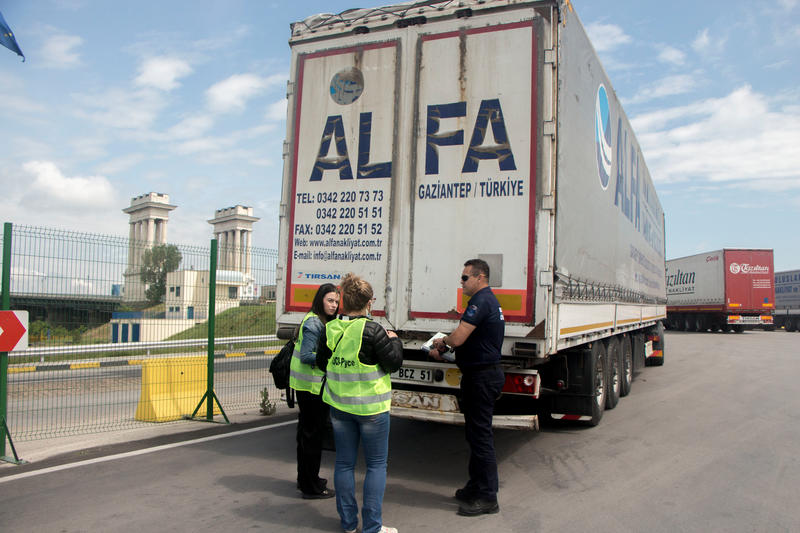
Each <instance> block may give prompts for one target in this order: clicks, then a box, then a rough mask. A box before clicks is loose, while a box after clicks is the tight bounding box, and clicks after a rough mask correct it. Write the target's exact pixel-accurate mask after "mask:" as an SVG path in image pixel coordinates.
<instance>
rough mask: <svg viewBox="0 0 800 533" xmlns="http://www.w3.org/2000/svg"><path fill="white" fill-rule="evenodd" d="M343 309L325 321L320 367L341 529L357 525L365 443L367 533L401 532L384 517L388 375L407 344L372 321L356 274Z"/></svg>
mask: <svg viewBox="0 0 800 533" xmlns="http://www.w3.org/2000/svg"><path fill="white" fill-rule="evenodd" d="M339 289H340V294H341V297H342V300H341V301H342V314H340V315H339V317H338V318H336V319H335V320H331V321H330V322H328V323H327V324H326V325H325V333H326V334H325V342H324V343H323V342H320V345H319V347H318V348H317V367H319V368H322V369H324V370H325V371H326V374H325V375H326V377H325V384H324V386H323V390H322V399H323V400H324V401H325V403H327V404H329V405H330V406H331V409H330V412H331V422H332V423H333V438H334V440H335V442H336V467H335V470H334V478H333V481H334V485H335V486H336V510H337V511H339V517H340V518H341V524H342V529H344V531H345V533H354V532H355V531H356V530H357V528H358V503H357V502H356V489H355V465H356V459H357V455H358V447H359V444H361V445H362V446H363V447H364V461H365V463H366V466H367V472H366V476H365V478H364V500H363V502H362V520H363V529H362V531H363V533H397V529H395V528H390V527H386V526H384V525H383V521H382V519H381V507H382V505H383V492H384V490H385V488H386V459H387V457H388V454H389V407H390V406H391V403H392V383H391V381H390V379H389V374H391V373H392V372H394V371H395V370H397V369H398V368H400V366H401V365H402V364H403V345H402V343H401V342H400V339H398V338H397V335H396V334H395V333H394V332H391V331H388V332H387V331H386V330H385V329H383V327H381V325H380V324H378V323H377V322H373V321H372V320H370V319H369V318H368V317H369V314H370V311H371V308H372V302H373V300H374V298H373V297H372V287H371V286H370V284H369V283H367V282H366V281H365V280H363V279H361V278H360V277H358V276H356V275H355V274H352V273H350V274H347V275H346V276H345V277H344V279H342V282H341V284H340V286H339Z"/></svg>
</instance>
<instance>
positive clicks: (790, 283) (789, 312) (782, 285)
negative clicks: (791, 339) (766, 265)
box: [773, 270, 800, 331]
mask: <svg viewBox="0 0 800 533" xmlns="http://www.w3.org/2000/svg"><path fill="white" fill-rule="evenodd" d="M773 318H774V319H775V326H776V327H779V328H781V327H782V328H784V329H785V330H786V331H800V270H785V271H783V272H775V314H774V317H773Z"/></svg>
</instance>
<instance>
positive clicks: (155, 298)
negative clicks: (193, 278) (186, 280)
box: [141, 244, 182, 304]
mask: <svg viewBox="0 0 800 533" xmlns="http://www.w3.org/2000/svg"><path fill="white" fill-rule="evenodd" d="M181 259H182V256H181V252H180V250H178V247H177V246H175V245H174V244H156V245H155V246H153V247H152V248H149V249H147V250H145V251H144V255H143V256H142V273H141V279H142V282H144V283H147V284H148V287H147V290H146V291H145V293H144V294H145V296H146V297H147V301H148V302H150V303H151V304H158V303H161V302H163V301H164V295H165V294H166V293H167V274H168V273H169V272H174V271H175V270H178V267H179V266H180V264H181Z"/></svg>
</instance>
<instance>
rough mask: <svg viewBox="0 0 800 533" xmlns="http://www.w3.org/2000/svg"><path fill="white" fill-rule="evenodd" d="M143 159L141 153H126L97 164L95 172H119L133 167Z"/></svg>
mask: <svg viewBox="0 0 800 533" xmlns="http://www.w3.org/2000/svg"><path fill="white" fill-rule="evenodd" d="M144 160H145V156H144V155H143V154H127V155H123V156H119V157H115V158H113V159H110V160H108V161H106V162H105V163H102V164H100V165H98V167H97V172H100V173H101V174H119V173H120V172H125V171H126V170H128V169H129V168H133V167H135V166H136V165H138V164H139V163H141V162H142V161H144Z"/></svg>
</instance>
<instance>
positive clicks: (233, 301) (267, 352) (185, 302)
mask: <svg viewBox="0 0 800 533" xmlns="http://www.w3.org/2000/svg"><path fill="white" fill-rule="evenodd" d="M157 238H158V237H157V236H156V240H155V241H153V240H149V241H140V240H135V239H125V238H121V237H115V236H107V235H98V234H87V233H77V232H70V231H64V230H57V229H49V228H40V227H30V226H14V228H13V234H12V247H11V250H12V254H11V261H10V267H11V290H10V299H11V309H14V310H27V311H28V312H29V328H28V330H29V337H28V339H29V346H28V349H27V350H21V351H15V352H11V353H10V354H9V368H8V391H7V396H8V398H7V401H8V403H7V410H8V412H7V420H8V426H9V428H10V431H11V435H12V437H13V439H14V440H15V441H26V440H35V439H42V438H50V437H57V436H67V435H75V434H81V433H93V432H102V431H109V430H117V429H127V428H131V427H137V426H142V425H147V424H152V423H155V422H170V421H174V420H181V419H183V418H184V417H185V416H187V415H191V414H192V412H193V410H194V409H195V407H196V406H197V404H198V403H199V402H200V400H201V398H202V397H203V395H204V393H205V392H206V390H207V385H206V384H207V373H206V370H207V368H208V364H207V363H208V318H209V282H210V272H209V264H210V253H211V250H210V248H205V247H198V246H185V245H178V244H171V243H165V242H163V243H161V242H158V240H157ZM237 244H239V246H227V245H226V246H221V247H219V255H218V262H217V271H216V285H215V292H216V299H215V303H214V307H215V328H214V332H213V333H214V343H215V352H214V375H213V382H214V392H215V394H216V395H217V397H218V398H219V401H220V403H221V405H222V408H223V409H224V410H225V412H226V413H227V412H237V411H238V412H240V411H243V410H247V411H252V412H257V411H258V409H259V405H260V403H261V400H262V395H261V393H262V391H263V390H264V389H267V393H268V396H269V398H270V399H272V400H273V401H274V400H277V398H278V396H279V391H278V390H276V389H275V388H274V385H273V384H272V379H271V377H270V375H269V371H268V369H269V363H270V361H271V359H272V356H273V354H274V353H276V352H277V350H278V345H279V341H277V340H276V339H275V301H274V295H275V294H274V291H275V288H274V282H275V265H276V261H277V253H276V252H275V251H274V250H267V249H259V248H254V247H250V246H249V245H244V246H243V245H241V244H240V243H237ZM215 412H218V410H215ZM205 413H206V408H205V404H204V405H203V406H201V408H200V410H199V411H198V413H197V416H198V417H201V416H205Z"/></svg>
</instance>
